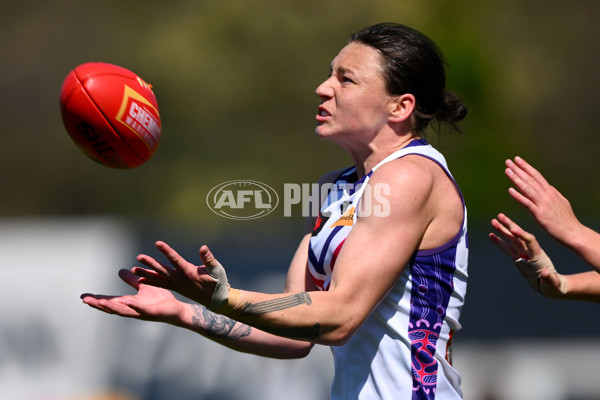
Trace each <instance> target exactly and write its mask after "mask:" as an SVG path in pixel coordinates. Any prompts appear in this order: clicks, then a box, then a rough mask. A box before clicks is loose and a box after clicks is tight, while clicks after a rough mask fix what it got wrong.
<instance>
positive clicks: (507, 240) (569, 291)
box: [490, 214, 600, 303]
mask: <svg viewBox="0 0 600 400" xmlns="http://www.w3.org/2000/svg"><path fill="white" fill-rule="evenodd" d="M492 226H493V227H494V229H495V230H496V233H491V234H490V239H491V240H492V242H493V243H494V244H496V245H497V246H498V247H499V248H500V249H501V250H502V251H503V252H504V253H505V254H506V255H507V256H508V257H509V258H510V259H511V260H513V262H514V263H515V265H516V266H517V268H518V269H519V271H520V272H521V274H522V275H523V277H524V278H525V280H526V281H527V282H528V283H529V285H530V286H531V287H532V288H533V289H534V290H536V291H538V292H540V293H541V294H543V295H544V296H547V297H552V298H556V299H561V300H584V301H591V302H596V303H599V302H600V274H598V273H597V272H595V271H588V272H583V273H578V274H571V275H564V274H560V273H559V272H558V271H556V269H555V268H554V265H553V263H552V261H551V260H550V258H549V257H548V256H547V255H546V253H545V252H544V251H543V250H542V248H541V247H540V245H539V243H538V241H537V240H536V238H535V236H534V235H532V234H531V233H529V232H527V231H525V230H523V229H522V228H521V227H520V226H519V225H518V224H516V223H515V222H514V221H512V220H511V219H510V218H508V217H507V216H506V215H504V214H498V217H497V218H494V219H493V220H492Z"/></svg>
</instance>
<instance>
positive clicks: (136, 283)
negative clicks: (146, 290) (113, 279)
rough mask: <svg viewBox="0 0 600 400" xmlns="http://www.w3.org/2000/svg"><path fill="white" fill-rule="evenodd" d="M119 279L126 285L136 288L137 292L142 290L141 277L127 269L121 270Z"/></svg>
mask: <svg viewBox="0 0 600 400" xmlns="http://www.w3.org/2000/svg"><path fill="white" fill-rule="evenodd" d="M119 278H121V279H122V280H123V281H124V282H125V283H126V284H128V285H129V286H131V287H132V288H134V289H135V290H139V288H140V277H139V276H138V275H137V274H134V273H132V271H129V270H127V269H121V270H119Z"/></svg>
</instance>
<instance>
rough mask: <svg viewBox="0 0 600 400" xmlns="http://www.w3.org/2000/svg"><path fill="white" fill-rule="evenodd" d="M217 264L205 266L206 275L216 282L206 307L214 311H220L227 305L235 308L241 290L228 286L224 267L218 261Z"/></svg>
mask: <svg viewBox="0 0 600 400" xmlns="http://www.w3.org/2000/svg"><path fill="white" fill-rule="evenodd" d="M217 264H218V265H217V266H214V267H211V266H206V272H208V275H210V277H211V278H213V280H214V281H215V282H217V286H215V290H214V292H213V295H212V297H211V299H210V304H209V305H208V309H209V310H210V311H213V312H216V313H221V312H223V311H225V310H226V308H225V307H226V306H229V307H230V308H232V309H234V310H235V309H236V306H237V305H238V303H239V301H240V298H241V296H242V291H241V290H237V289H232V288H230V287H229V282H228V281H227V274H226V273H225V268H223V266H222V265H221V264H220V263H219V262H217Z"/></svg>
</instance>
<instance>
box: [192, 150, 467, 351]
mask: <svg viewBox="0 0 600 400" xmlns="http://www.w3.org/2000/svg"><path fill="white" fill-rule="evenodd" d="M429 162H430V161H429ZM390 164H391V163H390ZM435 168H438V167H437V166H435ZM377 183H388V184H389V185H390V186H391V187H393V188H396V189H394V190H393V191H392V193H391V195H390V202H391V207H390V209H391V212H390V215H388V216H385V217H381V216H377V215H376V214H375V213H370V214H369V215H368V216H364V217H359V219H358V222H357V223H356V225H355V226H354V228H353V229H352V231H351V233H350V235H349V236H348V238H347V239H346V242H345V244H344V247H343V248H342V250H341V252H340V254H339V256H338V259H337V262H336V267H335V270H334V272H333V276H332V281H331V286H330V289H329V290H328V291H326V292H317V291H310V292H297V293H294V294H287V293H286V294H265V293H257V292H245V291H242V292H240V291H237V292H238V294H239V296H240V297H237V298H236V299H235V300H233V301H228V303H227V308H226V309H224V310H223V311H222V313H223V314H225V315H228V316H230V317H231V318H235V319H237V320H239V321H242V322H244V323H246V324H248V325H251V326H254V327H257V328H259V329H261V330H264V331H268V332H270V333H273V334H276V335H278V336H285V337H290V338H297V339H300V340H306V341H311V342H316V343H322V344H329V345H338V344H343V343H345V342H346V341H347V340H348V339H349V338H350V336H351V335H352V333H353V332H354V331H355V330H356V329H357V328H358V327H359V326H360V325H361V324H362V322H363V321H364V320H365V319H366V318H367V316H368V315H369V314H370V312H371V311H372V310H373V308H374V307H375V306H376V305H377V304H378V303H379V301H380V300H381V299H382V298H383V297H384V296H385V294H386V293H387V292H388V290H389V289H390V288H391V286H392V285H393V284H394V282H395V281H396V280H397V278H398V277H399V275H400V274H401V273H402V271H403V269H404V267H405V266H406V264H407V262H408V261H409V259H410V257H411V256H412V255H413V254H414V252H415V250H416V249H418V248H419V244H420V243H421V240H422V238H423V236H424V234H425V232H426V230H427V228H428V225H429V223H430V222H431V220H432V215H431V213H432V210H431V208H432V207H431V199H430V195H431V191H432V185H433V182H432V178H431V176H430V175H429V174H428V173H427V171H425V172H424V171H423V169H422V167H421V166H419V165H415V164H414V163H411V162H409V161H405V162H404V163H403V165H402V168H396V169H393V168H391V167H390V168H383V167H382V168H380V169H379V170H378V171H377V174H374V175H373V177H372V178H371V180H370V182H369V184H373V185H375V184H377ZM453 190H454V189H453ZM461 212H462V211H461ZM457 229H458V228H457ZM454 233H455V232H454ZM205 250H207V249H205ZM201 256H202V258H203V260H204V261H205V263H207V262H211V260H213V259H214V257H212V255H210V256H208V252H207V253H205V254H201ZM234 291H235V289H232V290H231V291H230V293H233V292H234ZM236 296H237V295H236ZM230 300H231V298H230Z"/></svg>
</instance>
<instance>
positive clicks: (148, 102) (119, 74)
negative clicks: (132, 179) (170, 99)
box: [60, 62, 161, 168]
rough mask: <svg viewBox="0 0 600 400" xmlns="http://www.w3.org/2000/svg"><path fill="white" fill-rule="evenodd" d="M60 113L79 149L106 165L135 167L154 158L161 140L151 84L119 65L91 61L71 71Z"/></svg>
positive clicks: (66, 79) (61, 92)
mask: <svg viewBox="0 0 600 400" xmlns="http://www.w3.org/2000/svg"><path fill="white" fill-rule="evenodd" d="M60 111H61V115H62V119H63V123H64V125H65V128H66V129H67V132H68V133H69V135H70V136H71V139H73V141H74V142H75V144H76V145H77V146H78V147H79V149H81V151H82V152H83V153H84V154H85V155H86V156H88V157H90V158H91V159H92V160H94V161H97V162H98V163H100V164H102V165H104V166H107V167H111V168H134V167H137V166H139V165H141V164H142V163H144V162H145V161H148V160H149V159H150V157H152V155H153V154H154V152H155V150H156V147H157V146H158V142H159V141H160V136H161V123H160V114H159V113H158V103H157V101H156V97H155V96H154V92H152V86H150V85H149V84H147V83H146V82H145V81H143V80H142V79H141V78H140V77H139V76H137V75H136V74H134V73H133V72H131V71H129V70H127V69H125V68H122V67H119V66H117V65H112V64H107V63H101V62H90V63H86V64H82V65H79V66H77V67H76V68H75V69H73V70H72V71H71V72H69V74H68V75H67V77H66V78H65V81H64V82H63V85H62V89H61V91H60Z"/></svg>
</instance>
